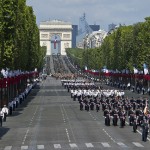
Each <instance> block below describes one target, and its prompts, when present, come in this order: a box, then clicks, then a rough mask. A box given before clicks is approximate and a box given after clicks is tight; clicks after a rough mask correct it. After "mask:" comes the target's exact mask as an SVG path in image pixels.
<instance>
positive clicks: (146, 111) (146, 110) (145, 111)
mask: <svg viewBox="0 0 150 150" xmlns="http://www.w3.org/2000/svg"><path fill="white" fill-rule="evenodd" d="M143 112H144V115H147V114H148V107H147V100H146V104H145V108H144V111H143Z"/></svg>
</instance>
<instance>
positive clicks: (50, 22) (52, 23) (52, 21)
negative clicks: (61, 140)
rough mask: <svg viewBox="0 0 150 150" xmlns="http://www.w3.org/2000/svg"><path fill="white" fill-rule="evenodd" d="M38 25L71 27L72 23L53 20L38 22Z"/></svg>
mask: <svg viewBox="0 0 150 150" xmlns="http://www.w3.org/2000/svg"><path fill="white" fill-rule="evenodd" d="M40 25H72V23H71V22H65V21H61V20H57V19H55V20H49V21H43V22H40Z"/></svg>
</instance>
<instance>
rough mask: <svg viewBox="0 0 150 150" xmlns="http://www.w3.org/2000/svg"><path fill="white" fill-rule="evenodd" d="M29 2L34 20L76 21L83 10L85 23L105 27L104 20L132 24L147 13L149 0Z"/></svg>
mask: <svg viewBox="0 0 150 150" xmlns="http://www.w3.org/2000/svg"><path fill="white" fill-rule="evenodd" d="M26 1H27V5H29V6H32V7H33V10H34V13H35V15H36V18H37V24H38V25H39V23H40V22H41V21H47V20H53V19H58V20H63V21H69V22H71V23H72V24H76V25H79V18H80V17H81V16H82V15H83V13H85V14H86V20H87V22H88V23H89V24H98V25H100V26H101V29H105V30H107V29H108V24H111V23H114V24H120V23H121V24H126V25H129V24H134V23H137V22H143V21H144V18H145V17H148V16H150V0H26Z"/></svg>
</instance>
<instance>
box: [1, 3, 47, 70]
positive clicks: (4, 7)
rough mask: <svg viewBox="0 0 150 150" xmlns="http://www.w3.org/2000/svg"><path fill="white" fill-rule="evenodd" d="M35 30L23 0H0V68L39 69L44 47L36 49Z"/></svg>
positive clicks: (37, 30)
mask: <svg viewBox="0 0 150 150" xmlns="http://www.w3.org/2000/svg"><path fill="white" fill-rule="evenodd" d="M39 44H40V41H39V29H38V26H37V24H36V17H35V15H34V12H33V9H32V7H30V6H27V5H26V0H0V70H1V69H2V68H9V69H11V70H17V69H21V70H29V71H30V70H34V69H35V68H38V69H39V68H41V67H42V65H43V58H44V56H45V53H46V50H45V48H43V49H42V48H40V45H39Z"/></svg>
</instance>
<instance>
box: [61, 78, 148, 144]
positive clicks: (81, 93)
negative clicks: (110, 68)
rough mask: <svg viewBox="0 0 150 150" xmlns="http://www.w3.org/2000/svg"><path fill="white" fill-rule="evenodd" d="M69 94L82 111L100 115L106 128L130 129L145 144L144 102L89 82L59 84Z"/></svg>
mask: <svg viewBox="0 0 150 150" xmlns="http://www.w3.org/2000/svg"><path fill="white" fill-rule="evenodd" d="M61 82H62V86H64V88H65V89H66V90H67V91H68V92H70V95H71V98H72V100H73V101H77V102H79V109H80V110H81V111H87V112H88V111H94V110H95V111H96V112H99V111H100V112H102V113H103V117H104V120H103V121H104V124H105V126H118V127H119V128H124V127H125V126H127V125H129V126H131V128H132V132H133V133H137V130H138V128H139V130H140V131H141V132H142V141H144V142H146V141H147V136H148V133H149V125H150V111H149V110H148V99H147V98H142V97H138V98H136V99H135V98H133V97H130V98H129V97H126V96H125V92H124V90H120V89H117V90H116V89H104V88H103V87H102V86H97V85H96V84H95V83H94V82H92V81H88V80H82V79H81V80H73V79H72V80H70V79H69V80H61Z"/></svg>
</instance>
